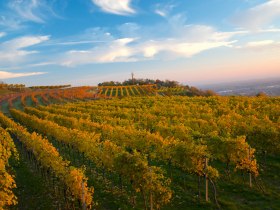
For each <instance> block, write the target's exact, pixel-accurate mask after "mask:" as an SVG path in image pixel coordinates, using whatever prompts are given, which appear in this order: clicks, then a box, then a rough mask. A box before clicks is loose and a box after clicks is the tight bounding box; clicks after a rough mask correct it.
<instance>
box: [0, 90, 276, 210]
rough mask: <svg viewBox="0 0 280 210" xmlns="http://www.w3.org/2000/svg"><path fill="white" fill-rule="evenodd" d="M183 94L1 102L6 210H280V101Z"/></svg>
mask: <svg viewBox="0 0 280 210" xmlns="http://www.w3.org/2000/svg"><path fill="white" fill-rule="evenodd" d="M182 91H184V90H182V89H180V88H179V89H175V88H174V89H161V90H157V89H156V88H154V87H153V86H143V87H137V86H128V87H102V88H98V89H96V88H90V87H83V88H76V89H75V88H74V89H69V90H67V89H66V90H62V89H60V90H41V91H31V92H30V93H20V94H17V95H16V94H15V95H12V96H9V97H8V98H2V112H3V113H4V114H3V113H0V125H1V127H2V128H1V129H0V132H1V139H0V141H1V145H2V147H0V152H1V156H0V157H1V159H0V172H1V174H0V176H1V177H5V179H1V181H0V183H1V184H5V186H4V185H3V186H4V187H2V188H3V189H4V190H2V188H0V190H2V191H0V198H1V200H3V201H2V203H1V202H0V209H1V206H6V207H5V208H8V209H166V210H167V209H168V210H169V209H170V210H173V209H174V210H175V209H248V210H249V209H280V197H279V194H280V182H279V178H280V177H279V171H280V158H279V157H280V156H279V155H280V135H279V131H280V126H279V124H280V98H279V97H220V96H211V97H186V96H172V95H173V94H172V93H174V92H175V93H181V92H182ZM167 95H170V96H167ZM175 95H177V94H175ZM178 95H180V94H178ZM4 99H5V100H4ZM7 116H8V117H7ZM2 154H3V155H2ZM2 180H3V181H2ZM1 196H2V197H1Z"/></svg>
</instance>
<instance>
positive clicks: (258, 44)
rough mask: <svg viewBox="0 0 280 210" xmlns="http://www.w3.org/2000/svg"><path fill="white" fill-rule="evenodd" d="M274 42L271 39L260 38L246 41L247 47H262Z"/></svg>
mask: <svg viewBox="0 0 280 210" xmlns="http://www.w3.org/2000/svg"><path fill="white" fill-rule="evenodd" d="M275 43H276V42H275V41H273V40H262V41H255V42H248V43H247V45H246V46H247V47H263V46H267V45H273V44H275Z"/></svg>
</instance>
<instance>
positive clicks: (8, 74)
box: [0, 71, 47, 79]
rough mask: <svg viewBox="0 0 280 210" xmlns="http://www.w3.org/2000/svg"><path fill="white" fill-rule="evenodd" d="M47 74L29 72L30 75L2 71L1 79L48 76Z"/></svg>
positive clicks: (0, 72) (0, 73)
mask: <svg viewBox="0 0 280 210" xmlns="http://www.w3.org/2000/svg"><path fill="white" fill-rule="evenodd" d="M46 73H47V72H29V73H12V72H7V71H0V79H12V78H17V77H27V76H35V75H41V74H46Z"/></svg>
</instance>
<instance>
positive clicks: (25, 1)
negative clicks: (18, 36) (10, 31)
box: [8, 0, 44, 23]
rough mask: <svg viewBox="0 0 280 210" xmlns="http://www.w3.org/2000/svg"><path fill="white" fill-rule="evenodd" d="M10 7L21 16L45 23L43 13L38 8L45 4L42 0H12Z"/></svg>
mask: <svg viewBox="0 0 280 210" xmlns="http://www.w3.org/2000/svg"><path fill="white" fill-rule="evenodd" d="M8 5H9V7H10V8H11V9H12V10H13V11H14V12H16V13H17V14H18V15H19V16H20V17H21V18H23V19H24V20H28V21H33V22H37V23H44V19H43V15H42V14H41V13H40V11H38V9H39V8H40V7H41V6H43V4H42V1H40V0H12V1H10V2H9V4H8Z"/></svg>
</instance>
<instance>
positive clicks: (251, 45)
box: [0, 0, 280, 86]
mask: <svg viewBox="0 0 280 210" xmlns="http://www.w3.org/2000/svg"><path fill="white" fill-rule="evenodd" d="M131 72H133V73H134V75H135V77H136V78H150V79H157V78H158V79H162V80H165V79H169V80H177V81H179V82H181V83H184V84H191V85H193V84H194V85H196V84H213V83H221V82H229V81H239V80H251V79H261V78H275V77H280V0H0V80H1V81H4V82H7V83H23V84H26V85H27V86H31V85H56V84H72V85H74V86H77V85H96V84H98V83H99V82H103V81H111V80H113V81H123V80H125V79H129V78H130V75H131Z"/></svg>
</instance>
